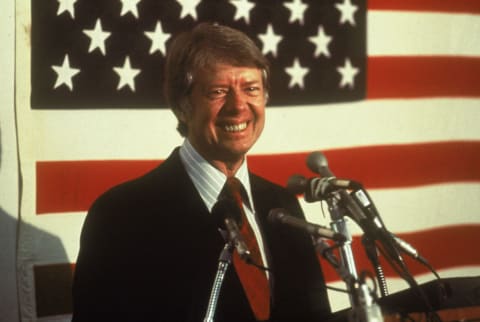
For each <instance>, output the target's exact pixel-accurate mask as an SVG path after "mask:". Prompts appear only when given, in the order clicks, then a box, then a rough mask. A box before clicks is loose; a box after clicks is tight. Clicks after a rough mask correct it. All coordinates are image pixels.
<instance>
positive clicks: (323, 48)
mask: <svg viewBox="0 0 480 322" xmlns="http://www.w3.org/2000/svg"><path fill="white" fill-rule="evenodd" d="M308 39H309V40H310V42H312V43H313V44H314V45H315V54H314V55H315V57H318V56H320V55H325V57H330V51H329V50H328V44H329V43H330V41H332V37H331V36H328V35H327V34H326V33H325V32H324V31H323V26H319V27H318V32H317V35H316V36H315V37H308Z"/></svg>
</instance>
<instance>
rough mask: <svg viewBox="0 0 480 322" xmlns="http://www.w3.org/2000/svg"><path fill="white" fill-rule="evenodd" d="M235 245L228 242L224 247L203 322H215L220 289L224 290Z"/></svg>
mask: <svg viewBox="0 0 480 322" xmlns="http://www.w3.org/2000/svg"><path fill="white" fill-rule="evenodd" d="M232 252H233V244H232V243H231V242H228V243H226V244H225V246H224V247H223V249H222V251H221V252H220V256H219V257H218V268H217V273H216V275H215V279H214V280H213V285H212V290H211V292H210V299H209V300H208V306H207V312H206V313H205V318H204V319H203V322H213V321H214V317H215V311H216V309H217V303H218V298H219V296H220V289H221V288H222V284H223V280H224V278H225V273H226V272H227V269H228V267H229V266H230V264H231V263H232Z"/></svg>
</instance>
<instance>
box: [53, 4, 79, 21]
mask: <svg viewBox="0 0 480 322" xmlns="http://www.w3.org/2000/svg"><path fill="white" fill-rule="evenodd" d="M57 1H58V10H57V16H60V15H61V14H62V13H64V12H65V11H67V12H68V13H70V16H71V17H72V18H75V9H74V5H75V2H77V0H57Z"/></svg>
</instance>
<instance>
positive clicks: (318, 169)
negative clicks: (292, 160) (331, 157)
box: [307, 151, 367, 228]
mask: <svg viewBox="0 0 480 322" xmlns="http://www.w3.org/2000/svg"><path fill="white" fill-rule="evenodd" d="M307 166H308V168H309V169H310V170H311V171H313V172H315V173H318V174H319V175H320V176H322V177H327V178H329V177H333V178H336V177H335V175H334V174H333V173H332V171H330V169H329V168H328V161H327V158H326V157H325V155H323V153H322V152H320V151H316V152H312V153H310V155H309V156H308V157H307ZM359 185H360V184H359ZM360 186H361V185H360ZM338 194H339V195H340V197H341V199H342V200H343V202H344V203H345V207H346V208H347V210H348V212H349V215H350V217H352V219H353V220H354V221H355V222H356V223H357V224H359V225H360V226H361V227H362V228H365V227H364V226H365V225H364V223H365V221H366V219H367V217H366V216H365V214H364V213H363V211H362V209H361V208H360V207H359V206H358V204H357V203H356V202H355V201H354V200H353V198H352V197H351V196H350V194H348V192H347V191H345V190H344V189H340V190H339V191H338Z"/></svg>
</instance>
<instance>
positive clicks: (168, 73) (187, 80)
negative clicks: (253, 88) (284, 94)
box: [164, 23, 269, 136]
mask: <svg viewBox="0 0 480 322" xmlns="http://www.w3.org/2000/svg"><path fill="white" fill-rule="evenodd" d="M217 63H225V64H229V65H232V66H238V67H256V68H258V69H260V70H261V71H262V75H263V85H264V88H265V93H266V95H268V94H267V93H268V88H269V84H268V76H269V65H268V60H267V59H266V58H265V57H264V56H263V55H262V53H261V51H260V50H259V49H258V47H257V46H256V45H255V43H254V42H253V41H252V40H251V39H250V38H249V37H248V36H247V35H245V34H244V33H243V32H241V31H238V30H236V29H233V28H230V27H227V26H222V25H219V24H213V23H200V24H199V25H197V26H196V27H195V28H193V29H192V30H191V31H189V32H184V33H181V34H179V35H178V36H177V37H176V38H175V39H174V40H173V42H172V43H171V44H170V46H169V48H168V52H167V57H166V65H165V75H164V76H165V77H164V94H165V97H166V99H167V102H168V104H169V105H170V108H171V109H172V110H173V112H174V113H175V115H176V116H177V119H178V127H177V130H178V131H179V132H180V134H181V135H182V136H186V135H187V131H188V129H187V126H186V124H184V123H183V122H182V121H181V120H180V119H179V118H178V113H181V112H182V111H186V110H187V109H188V108H190V106H189V99H188V97H189V95H190V91H191V89H192V85H193V83H194V82H195V79H194V78H195V72H196V71H198V70H200V69H205V68H207V69H208V68H211V67H213V66H214V65H215V64H217Z"/></svg>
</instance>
